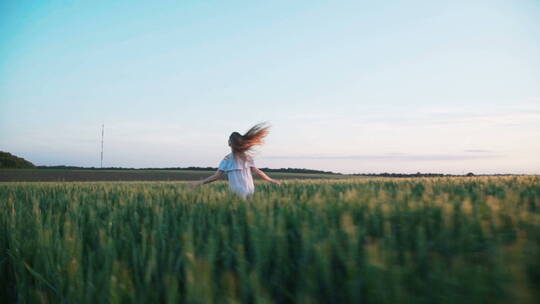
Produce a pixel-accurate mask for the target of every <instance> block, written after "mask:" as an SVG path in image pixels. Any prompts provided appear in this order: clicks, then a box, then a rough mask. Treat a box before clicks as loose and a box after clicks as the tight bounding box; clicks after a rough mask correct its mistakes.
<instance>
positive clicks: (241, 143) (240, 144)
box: [229, 122, 270, 160]
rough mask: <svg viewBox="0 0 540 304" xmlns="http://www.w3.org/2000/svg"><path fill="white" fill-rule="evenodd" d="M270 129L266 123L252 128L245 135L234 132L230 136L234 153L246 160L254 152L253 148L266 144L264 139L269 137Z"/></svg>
mask: <svg viewBox="0 0 540 304" xmlns="http://www.w3.org/2000/svg"><path fill="white" fill-rule="evenodd" d="M269 129H270V125H268V123H266V122H262V123H258V124H256V125H254V126H253V127H251V129H249V130H248V131H247V132H246V133H245V134H244V135H242V134H240V133H238V132H233V133H232V134H231V136H229V143H230V144H231V148H232V150H233V152H235V154H237V155H238V156H240V157H241V158H242V159H244V160H245V159H246V157H247V156H248V155H249V154H251V152H253V150H252V148H253V147H254V146H257V145H262V144H263V143H264V142H263V138H265V137H266V135H268V133H269V132H270V131H269ZM249 156H251V155H249Z"/></svg>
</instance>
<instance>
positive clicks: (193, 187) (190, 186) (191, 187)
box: [188, 181, 201, 190]
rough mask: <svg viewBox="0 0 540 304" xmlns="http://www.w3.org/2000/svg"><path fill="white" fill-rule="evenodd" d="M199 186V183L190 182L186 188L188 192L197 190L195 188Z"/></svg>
mask: <svg viewBox="0 0 540 304" xmlns="http://www.w3.org/2000/svg"><path fill="white" fill-rule="evenodd" d="M200 184H201V182H200V181H196V182H191V183H189V184H188V188H189V189H190V190H193V189H195V188H197V186H199V185H200Z"/></svg>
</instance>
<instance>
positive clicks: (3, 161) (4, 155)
mask: <svg viewBox="0 0 540 304" xmlns="http://www.w3.org/2000/svg"><path fill="white" fill-rule="evenodd" d="M34 167H35V166H34V164H32V163H31V162H29V161H27V160H26V159H24V158H21V157H17V156H15V155H13V154H11V153H9V152H3V151H0V168H34Z"/></svg>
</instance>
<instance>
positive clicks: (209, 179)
mask: <svg viewBox="0 0 540 304" xmlns="http://www.w3.org/2000/svg"><path fill="white" fill-rule="evenodd" d="M223 173H225V172H224V171H221V170H217V171H216V173H214V174H213V175H211V176H209V177H207V178H205V179H203V180H199V181H196V182H192V183H191V184H189V187H190V188H191V189H193V188H195V187H197V186H200V185H203V184H209V183H211V182H215V181H217V180H218V179H220V178H221V177H222V176H223Z"/></svg>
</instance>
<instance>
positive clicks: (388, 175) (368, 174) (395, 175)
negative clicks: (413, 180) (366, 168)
mask: <svg viewBox="0 0 540 304" xmlns="http://www.w3.org/2000/svg"><path fill="white" fill-rule="evenodd" d="M352 175H353V176H379V177H444V176H475V175H474V173H472V172H469V173H467V174H465V175H461V174H442V173H420V172H416V173H409V174H407V173H387V172H385V173H355V174H352Z"/></svg>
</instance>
